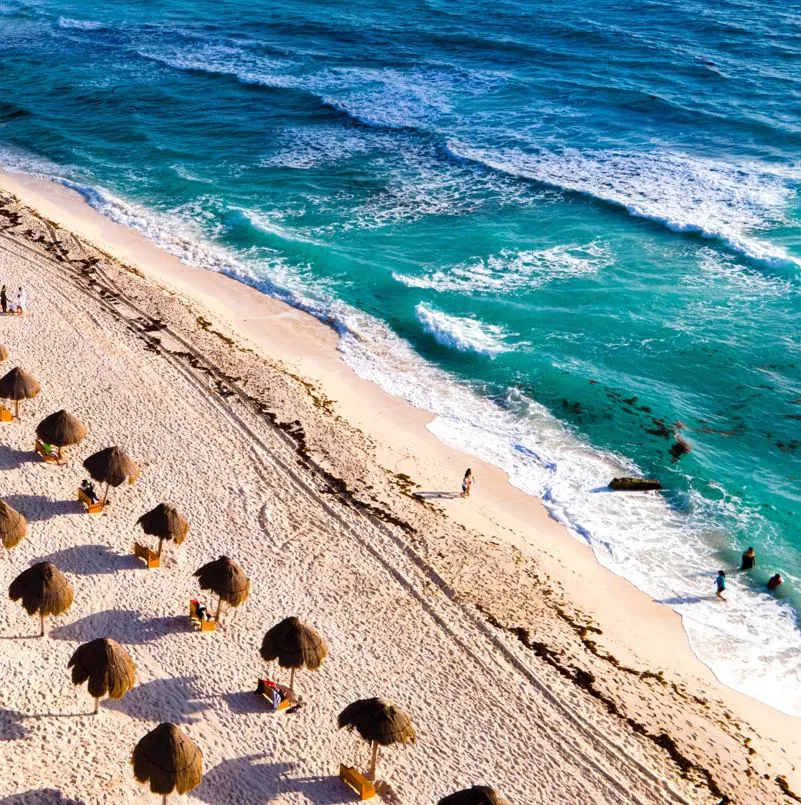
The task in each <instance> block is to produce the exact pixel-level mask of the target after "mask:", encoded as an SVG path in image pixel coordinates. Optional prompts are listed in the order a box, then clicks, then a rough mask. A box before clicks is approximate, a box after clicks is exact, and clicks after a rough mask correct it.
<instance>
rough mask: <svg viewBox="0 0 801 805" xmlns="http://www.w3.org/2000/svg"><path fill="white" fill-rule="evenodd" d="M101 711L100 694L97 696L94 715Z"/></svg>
mask: <svg viewBox="0 0 801 805" xmlns="http://www.w3.org/2000/svg"><path fill="white" fill-rule="evenodd" d="M99 711H100V697H99V696H95V709H94V715H97V714H98V712H99Z"/></svg>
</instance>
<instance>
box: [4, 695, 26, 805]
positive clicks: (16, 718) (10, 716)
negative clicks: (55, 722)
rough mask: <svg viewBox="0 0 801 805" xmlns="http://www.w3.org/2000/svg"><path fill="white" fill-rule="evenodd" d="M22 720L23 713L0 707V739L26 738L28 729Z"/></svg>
mask: <svg viewBox="0 0 801 805" xmlns="http://www.w3.org/2000/svg"><path fill="white" fill-rule="evenodd" d="M24 720H25V714H24V713H19V712H17V711H16V710H5V709H0V741H19V740H20V739H22V738H27V737H28V731H27V730H26V729H25V726H24V725H23V723H22V722H23V721H24ZM0 802H2V800H0Z"/></svg>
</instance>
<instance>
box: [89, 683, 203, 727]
mask: <svg viewBox="0 0 801 805" xmlns="http://www.w3.org/2000/svg"><path fill="white" fill-rule="evenodd" d="M196 679H197V677H196V676H178V677H169V678H166V679H154V680H153V681H152V682H145V683H144V684H142V685H137V686H136V687H135V688H133V690H130V691H128V693H126V694H125V696H123V698H122V699H116V700H115V699H104V700H103V701H102V702H101V704H100V707H101V708H102V709H108V710H116V711H117V712H119V713H125V715H127V716H130V717H131V718H139V719H144V720H149V721H172V722H173V723H174V724H191V723H192V722H193V721H195V720H196V718H195V716H196V715H197V714H198V713H202V712H203V711H204V710H208V709H209V708H210V705H209V704H206V703H205V702H203V701H201V700H200V699H199V698H198V692H197V689H196V687H195V680H196Z"/></svg>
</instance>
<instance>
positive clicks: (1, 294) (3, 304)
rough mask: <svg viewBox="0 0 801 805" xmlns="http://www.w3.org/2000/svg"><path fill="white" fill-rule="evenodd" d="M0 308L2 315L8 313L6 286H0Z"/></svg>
mask: <svg viewBox="0 0 801 805" xmlns="http://www.w3.org/2000/svg"><path fill="white" fill-rule="evenodd" d="M0 308H2V309H3V315H5V314H6V313H8V295H7V294H6V286H5V285H4V286H3V287H2V288H0Z"/></svg>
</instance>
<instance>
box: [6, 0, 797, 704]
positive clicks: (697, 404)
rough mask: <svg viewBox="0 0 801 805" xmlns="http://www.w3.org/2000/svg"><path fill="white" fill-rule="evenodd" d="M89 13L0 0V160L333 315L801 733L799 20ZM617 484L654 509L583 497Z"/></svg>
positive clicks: (226, 2)
mask: <svg viewBox="0 0 801 805" xmlns="http://www.w3.org/2000/svg"><path fill="white" fill-rule="evenodd" d="M88 13H89V12H88V11H87V10H86V4H84V3H78V2H65V1H64V0H61V1H58V0H53V2H47V1H45V0H41V2H19V0H5V1H4V2H2V3H1V4H0V90H1V92H0V162H2V163H3V164H4V165H6V166H9V167H12V168H16V169H19V170H27V171H31V172H38V173H44V174H46V175H49V176H52V177H56V178H59V179H60V180H62V181H65V182H66V183H68V184H70V186H73V187H76V188H77V189H79V190H80V191H81V192H82V193H83V194H84V195H85V196H86V197H87V199H88V200H89V201H90V202H91V203H92V204H93V205H94V206H95V207H96V208H98V209H99V210H101V211H102V212H104V213H105V214H107V215H110V216H111V217H113V218H115V219H116V220H118V221H121V222H123V223H126V224H128V225H130V226H134V227H137V228H138V229H140V230H142V231H143V232H145V233H146V234H147V235H148V236H150V237H151V238H153V239H154V240H155V241H156V242H158V243H160V244H162V245H163V246H165V247H166V248H168V249H170V250H172V251H173V252H175V253H177V254H179V255H181V256H182V257H183V258H184V259H186V260H187V261H190V262H194V263H197V264H200V265H205V266H206V267H208V268H210V269H214V270H221V271H226V272H229V273H232V274H235V275H236V276H239V277H241V278H243V279H245V280H246V281H248V282H251V283H253V284H255V285H257V286H258V287H260V288H262V289H263V290H264V291H265V292H269V293H273V294H278V295H280V296H282V297H283V298H286V299H288V300H290V301H292V302H293V303H294V304H297V305H300V306H303V307H304V308H306V309H309V310H311V311H312V312H314V313H316V314H317V315H320V316H322V317H325V318H326V319H328V320H330V321H332V323H334V324H335V325H336V326H337V327H338V328H339V331H340V333H341V345H340V347H341V350H342V354H343V356H344V358H345V359H346V360H347V361H348V362H349V363H350V365H351V366H353V367H354V369H355V370H356V371H357V372H359V373H360V374H362V375H363V376H365V377H369V378H371V379H373V380H375V381H376V382H377V383H380V384H381V385H382V386H384V387H385V388H387V389H388V390H390V391H392V392H393V393H396V394H401V395H403V396H405V397H406V398H407V399H410V400H411V401H412V402H414V403H415V404H417V405H419V406H421V407H425V408H427V409H428V410H430V411H432V412H433V413H435V414H436V415H437V417H436V419H435V420H434V422H433V424H432V426H431V429H432V431H433V432H434V433H435V434H437V435H438V436H439V437H440V438H441V439H443V440H444V441H446V442H448V443H452V444H455V445H458V446H460V447H465V448H467V449H469V450H471V451H472V452H474V453H475V454H476V455H479V456H481V457H483V458H486V459H487V460H490V461H493V462H495V463H496V464H498V465H499V466H501V467H503V468H504V469H506V471H507V472H508V473H509V476H510V480H511V482H512V483H514V484H515V485H517V486H519V487H520V488H522V489H524V490H525V491H527V492H530V493H532V494H537V495H540V496H542V497H543V498H544V499H545V501H546V504H547V505H548V506H549V509H550V510H551V512H552V513H553V515H554V516H555V517H557V518H559V519H560V520H562V521H563V522H565V523H566V524H568V525H569V526H570V527H571V528H572V529H573V531H574V532H575V533H576V535H577V536H578V537H579V538H581V539H584V540H586V541H588V542H589V543H590V544H591V545H592V546H593V548H594V549H595V551H596V554H597V555H598V558H599V560H600V561H601V562H602V563H603V564H605V565H607V566H609V567H611V568H613V569H615V570H616V571H617V572H619V573H621V574H623V575H625V576H626V577H628V578H629V579H631V580H632V581H634V582H635V583H636V584H638V585H639V586H640V587H642V588H643V589H644V590H646V591H647V592H649V593H650V594H651V595H652V596H653V597H654V598H655V599H657V600H659V601H664V602H665V603H666V604H668V605H671V606H673V607H675V608H676V609H677V610H678V611H679V612H681V614H682V616H683V618H684V623H685V627H686V628H687V631H688V634H689V636H690V639H691V642H692V645H693V647H694V649H695V650H696V652H697V653H698V654H699V656H700V657H701V658H702V659H704V660H705V661H707V662H708V663H709V664H710V665H711V667H712V668H713V670H714V671H715V672H716V673H717V674H718V675H719V676H720V678H721V679H722V680H723V681H725V682H727V683H728V684H731V685H733V686H735V687H737V688H739V689H740V690H743V691H745V692H748V693H750V694H752V695H754V696H756V697H757V698H760V699H762V700H764V701H768V702H769V703H771V704H774V705H775V706H777V707H780V708H782V709H784V710H786V711H788V712H792V713H795V714H801V633H800V632H799V626H798V617H797V612H798V611H799V609H801V593H799V590H801V570H799V559H801V535H799V529H798V517H799V512H800V511H801V495H800V494H799V491H798V489H799V477H801V461H800V459H801V453H800V452H799V451H801V429H800V428H799V425H800V424H801V338H800V337H799V324H798V322H799V320H800V317H801V297H800V296H799V288H800V287H801V285H800V282H799V277H800V272H801V228H799V221H801V205H800V202H799V192H798V190H799V180H801V164H799V146H798V144H799V135H800V134H801V69H799V68H801V44H800V42H801V40H800V39H799V34H801V6H799V5H798V4H777V3H771V2H767V0H754V1H753V2H748V1H747V0H741V1H738V2H713V0H677V1H676V2H669V3H668V2H657V1H650V2H649V1H647V0H646V2H642V3H638V4H632V3H623V2H613V1H612V0H595V1H594V2H592V3H589V2H572V3H567V2H564V1H563V0H551V2H536V1H534V2H524V0H503V1H502V2H496V3H493V4H491V8H489V7H488V4H486V3H479V2H476V0H464V2H461V3H458V4H457V3H452V2H451V3H446V2H444V0H428V1H427V2H412V1H411V0H402V1H401V2H399V3H395V4H383V3H376V2H374V0H360V1H359V2H348V3H344V2H317V3H314V4H308V3H300V2H293V1H288V2H282V3H275V2H271V1H270V0H267V2H259V3H255V2H252V0H237V2H236V3H233V2H230V0H218V2H215V3H201V2H198V0H195V1H194V2H192V1H191V0H164V1H163V2H160V3H158V4H156V3H135V2H133V0H113V1H112V2H107V3H104V4H103V6H102V8H98V9H93V10H92V12H91V16H90V17H89V16H87V14H88ZM676 436H679V437H680V438H681V439H682V440H683V441H684V442H686V444H687V445H688V446H689V447H690V448H691V452H689V453H687V454H684V455H681V456H678V457H677V456H676V455H674V454H672V453H671V448H673V447H674V445H676V444H677V442H676V441H675V438H676ZM463 469H464V468H463V467H454V485H456V484H458V481H459V478H460V476H461V473H462V471H463ZM621 472H626V473H629V472H631V473H633V472H642V473H645V474H646V475H649V476H650V475H653V476H656V477H659V478H660V479H662V481H663V482H664V483H665V484H666V486H667V487H668V491H667V493H666V494H665V495H664V496H661V497H651V496H643V495H612V494H608V493H606V492H605V491H604V489H603V487H604V486H605V485H606V483H607V482H608V481H609V479H610V478H611V477H612V476H613V475H615V474H620V473H621ZM480 481H481V479H480V478H479V479H478V483H479V485H478V487H477V491H478V493H479V494H480V493H481V485H480ZM532 541H533V543H534V544H535V546H536V544H537V537H536V535H532ZM748 545H754V546H756V548H757V551H758V554H759V557H760V562H759V566H758V569H757V571H756V572H755V573H754V574H753V575H751V576H749V577H748V578H743V577H740V576H738V575H737V574H732V576H731V580H730V599H731V600H730V602H729V604H728V605H722V604H720V603H718V602H716V601H713V600H711V599H710V592H711V591H712V589H713V579H714V576H715V571H716V570H717V569H718V567H727V568H728V567H731V566H733V565H734V564H736V563H737V561H738V558H739V554H740V553H741V551H742V550H744V548H745V547H747V546H748ZM775 570H781V572H782V573H783V575H784V577H785V579H786V582H787V583H786V584H785V585H784V586H783V588H782V589H781V590H780V591H779V594H778V595H777V596H770V595H768V594H767V593H766V592H765V591H764V584H765V581H766V580H767V578H768V576H769V575H771V574H772V573H773V572H774V571H775Z"/></svg>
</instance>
